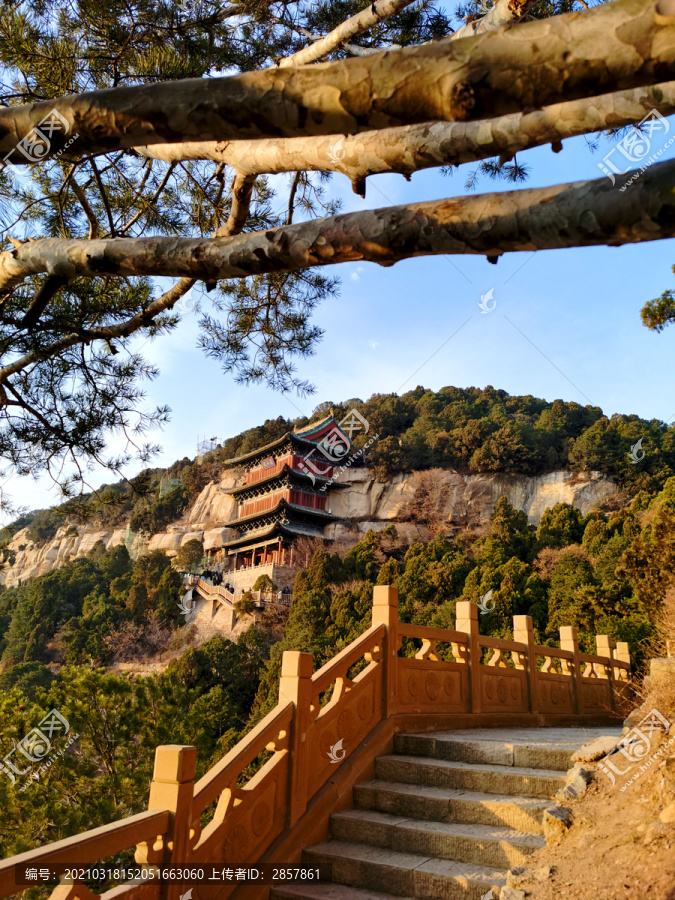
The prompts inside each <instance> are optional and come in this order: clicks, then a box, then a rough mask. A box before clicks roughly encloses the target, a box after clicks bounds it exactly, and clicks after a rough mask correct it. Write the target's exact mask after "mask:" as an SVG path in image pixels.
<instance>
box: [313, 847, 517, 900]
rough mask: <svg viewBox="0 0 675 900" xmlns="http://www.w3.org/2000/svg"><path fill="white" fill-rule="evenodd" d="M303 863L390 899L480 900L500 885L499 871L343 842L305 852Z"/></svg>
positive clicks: (502, 873) (503, 879)
mask: <svg viewBox="0 0 675 900" xmlns="http://www.w3.org/2000/svg"><path fill="white" fill-rule="evenodd" d="M303 862H305V863H306V864H307V865H320V864H322V863H323V864H330V865H332V867H333V881H334V882H339V883H340V884H345V885H353V886H355V887H358V888H361V889H363V888H366V889H373V890H377V889H378V888H381V887H382V886H384V885H386V887H387V890H388V891H389V892H390V893H392V894H394V895H395V896H396V897H414V898H420V900H441V898H442V900H481V898H482V897H483V896H484V895H485V894H486V893H488V892H489V890H490V888H497V889H498V888H500V887H502V886H503V885H505V884H506V872H505V871H498V870H497V869H489V868H485V867H482V866H472V865H468V864H467V863H460V862H453V861H451V860H447V859H431V858H430V857H428V856H426V855H421V854H417V853H400V852H397V851H396V850H383V849H381V848H379V847H371V846H369V845H367V844H355V843H351V842H343V841H327V842H325V843H323V844H317V845H316V846H314V847H310V848H309V849H307V850H305V851H304V852H303ZM497 893H498V890H497ZM353 896H358V895H357V894H356V893H355V894H354V895H353Z"/></svg>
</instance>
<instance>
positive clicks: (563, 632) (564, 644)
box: [560, 625, 581, 715]
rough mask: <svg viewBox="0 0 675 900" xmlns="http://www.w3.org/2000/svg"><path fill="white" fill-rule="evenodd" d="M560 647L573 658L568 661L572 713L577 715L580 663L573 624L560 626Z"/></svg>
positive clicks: (579, 707)
mask: <svg viewBox="0 0 675 900" xmlns="http://www.w3.org/2000/svg"><path fill="white" fill-rule="evenodd" d="M560 649H561V650H569V651H570V653H572V654H573V659H571V660H570V661H569V666H570V671H571V673H572V698H573V702H574V713H575V715H578V714H579V712H580V710H581V664H580V662H579V640H578V638H577V630H576V628H575V627H574V626H573V625H562V626H561V628H560Z"/></svg>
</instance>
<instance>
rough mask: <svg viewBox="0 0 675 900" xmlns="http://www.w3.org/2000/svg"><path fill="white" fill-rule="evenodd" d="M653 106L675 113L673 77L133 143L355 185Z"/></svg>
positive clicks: (611, 121) (514, 147) (241, 167)
mask: <svg viewBox="0 0 675 900" xmlns="http://www.w3.org/2000/svg"><path fill="white" fill-rule="evenodd" d="M653 109H655V110H657V111H658V112H659V113H661V115H663V116H669V115H672V114H673V113H675V81H668V82H664V83H663V84H656V85H654V86H653V87H648V88H636V89H635V90H632V91H619V92H617V93H615V94H603V95H602V96H600V97H593V98H590V99H588V100H572V101H570V102H568V103H558V104H556V105H554V106H547V107H545V108H544V109H540V110H535V111H533V112H530V113H512V114H511V115H508V116H500V117H499V118H496V119H485V120H482V121H478V122H425V123H424V124H422V125H404V126H402V127H401V128H385V129H383V130H382V131H364V132H363V133H362V134H359V135H349V136H347V137H344V136H342V135H329V136H327V137H312V138H270V139H268V140H261V141H254V142H251V141H222V142H216V141H205V142H203V143H188V144H164V145H159V144H155V145H154V146H153V147H137V148H136V149H137V150H138V152H139V153H141V154H143V155H144V156H148V157H151V158H153V159H161V160H165V161H168V162H174V161H176V160H186V159H210V160H213V161H214V162H219V163H226V164H227V165H228V166H232V167H233V168H234V169H236V171H237V172H239V173H242V174H251V175H260V174H263V173H265V174H278V173H280V172H295V171H300V170H302V171H322V172H325V171H333V172H342V173H343V174H344V175H346V176H347V177H348V178H349V179H351V181H352V182H353V183H354V184H358V183H359V182H362V181H363V179H364V178H366V177H367V176H369V175H376V174H380V173H383V172H398V173H400V174H402V175H411V174H412V173H413V172H417V171H420V170H422V169H429V168H434V167H436V166H449V165H453V166H459V165H461V164H462V163H466V162H476V161H478V160H481V159H489V158H490V157H492V156H502V157H504V156H512V155H513V154H515V153H519V152H521V151H522V150H527V149H529V148H531V147H539V146H541V145H542V144H549V143H550V144H554V145H558V144H559V143H560V142H561V141H563V140H565V138H570V137H575V136H577V135H580V134H592V133H593V132H598V131H604V130H606V129H608V128H621V127H623V126H624V125H632V124H635V123H637V122H640V121H641V120H642V119H643V118H644V117H645V116H646V115H647V114H648V113H649V112H650V111H651V110H653Z"/></svg>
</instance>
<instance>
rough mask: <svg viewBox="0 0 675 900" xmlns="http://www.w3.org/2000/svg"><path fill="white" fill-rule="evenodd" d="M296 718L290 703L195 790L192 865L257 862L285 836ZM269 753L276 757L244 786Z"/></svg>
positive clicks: (278, 709) (268, 718) (279, 708)
mask: <svg viewBox="0 0 675 900" xmlns="http://www.w3.org/2000/svg"><path fill="white" fill-rule="evenodd" d="M292 718H293V706H292V704H291V703H288V702H286V703H282V704H280V705H279V706H277V707H276V708H275V709H273V710H272V711H271V712H270V713H269V714H268V715H267V716H266V717H265V718H264V719H263V720H262V722H260V723H259V725H258V726H257V727H256V728H255V729H253V731H251V732H250V733H249V734H248V735H246V737H244V738H243V739H242V740H241V741H240V742H239V744H237V746H236V747H234V748H233V749H232V750H231V751H230V752H229V753H228V754H227V756H225V758H224V759H223V760H221V762H220V763H219V764H218V765H217V766H215V767H214V768H213V769H211V771H210V772H208V773H207V774H206V775H205V776H204V777H203V778H202V779H201V780H200V781H199V782H198V783H197V784H196V785H195V794H194V799H193V804H192V829H191V830H192V832H193V835H194V837H193V849H192V853H191V855H190V860H191V862H195V863H197V862H215V863H224V864H230V865H239V864H244V863H248V862H254V861H255V860H256V859H257V858H258V856H259V854H260V853H261V852H262V851H263V850H264V848H266V847H267V846H269V844H270V843H271V842H272V841H273V840H274V839H275V838H276V837H277V836H278V835H279V834H280V833H281V831H282V830H283V828H284V826H285V817H286V806H287V801H288V774H289V741H290V729H291V723H292ZM265 752H269V753H271V754H272V755H271V757H270V758H269V759H268V760H267V761H266V762H265V763H264V764H263V765H262V766H261V768H260V769H259V770H258V771H257V772H256V773H255V774H254V775H253V776H252V777H251V778H250V779H249V780H248V781H247V782H246V784H245V785H243V786H242V785H241V783H240V782H241V780H242V777H243V773H245V770H246V769H247V768H248V767H249V766H251V764H252V763H254V762H255V761H256V760H257V759H258V758H259V757H260V756H261V754H263V753H265ZM214 801H217V803H216V809H215V812H214V813H213V816H212V817H211V820H210V821H209V822H208V823H207V824H206V825H204V826H203V829H202V825H201V824H200V819H201V817H202V814H203V813H204V812H205V811H206V810H207V809H208V808H209V807H210V806H211V805H212V804H213V803H214Z"/></svg>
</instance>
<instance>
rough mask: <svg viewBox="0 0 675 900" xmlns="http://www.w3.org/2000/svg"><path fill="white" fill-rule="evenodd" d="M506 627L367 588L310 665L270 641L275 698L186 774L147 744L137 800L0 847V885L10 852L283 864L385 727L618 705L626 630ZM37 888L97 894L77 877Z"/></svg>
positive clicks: (571, 715)
mask: <svg viewBox="0 0 675 900" xmlns="http://www.w3.org/2000/svg"><path fill="white" fill-rule="evenodd" d="M513 631H514V639H513V640H502V639H498V638H491V637H487V636H485V635H481V634H480V631H479V627H478V607H477V606H476V604H474V603H469V602H459V603H457V607H456V629H455V630H449V629H442V628H429V627H426V626H419V625H410V624H403V623H400V622H399V617H398V593H397V591H396V589H394V588H391V587H385V586H378V587H376V588H375V589H374V597H373V610H372V624H371V626H370V627H369V628H368V629H367V630H366V631H365V632H364V633H363V634H362V635H361V636H360V637H358V638H357V639H356V640H354V641H352V643H351V644H349V645H348V646H347V647H346V648H345V649H344V650H342V651H341V652H340V653H338V654H337V656H335V657H334V658H333V659H331V660H330V661H329V662H327V663H326V664H325V665H324V666H322V667H321V668H320V669H319V670H318V671H316V672H314V671H313V659H312V655H311V654H309V653H302V652H298V651H286V652H285V653H284V654H283V662H282V668H281V677H280V682H279V701H278V703H277V705H276V706H275V707H274V709H272V710H271V711H270V712H269V713H268V715H267V716H265V718H264V719H263V720H262V721H261V722H259V723H258V724H257V725H256V726H255V728H253V729H252V730H251V731H250V732H249V733H248V734H246V735H245V737H243V738H242V739H241V741H239V743H238V744H237V745H236V746H235V747H233V748H232V750H230V752H229V753H228V754H227V755H226V756H225V757H224V758H223V759H222V760H221V761H220V762H219V763H217V764H216V765H215V766H214V767H213V768H212V769H211V770H210V771H209V772H207V774H206V775H204V776H203V778H201V779H200V780H199V781H198V782H197V783H196V784H195V783H194V773H195V763H196V749H195V748H194V747H182V746H161V747H158V748H157V750H156V758H155V772H154V777H153V781H152V784H151V786H150V800H149V811H148V812H147V813H142V814H141V815H139V816H134V817H133V818H131V819H125V820H124V821H122V822H114V823H112V824H110V825H106V826H103V827H102V828H98V829H96V830H94V831H90V832H85V833H84V834H80V835H76V836H74V837H71V838H68V839H67V840H65V841H59V842H58V843H55V844H49V845H47V846H45V847H41V848H38V849H37V850H32V851H29V852H28V853H24V854H22V855H21V856H15V857H12V858H10V859H7V860H5V861H3V862H0V897H5V896H7V895H9V894H14V893H16V892H17V888H16V887H15V882H14V870H15V867H16V866H18V865H20V864H22V863H23V864H26V863H30V864H31V865H34V866H38V867H40V866H46V865H48V864H50V863H54V862H58V861H61V860H66V861H68V862H78V863H94V862H98V861H100V860H103V859H106V858H108V857H110V856H112V855H113V854H116V853H119V852H120V851H122V850H124V849H127V848H129V847H133V846H135V847H136V851H135V858H136V861H137V862H138V863H146V864H148V865H155V866H158V867H173V868H175V867H183V868H184V867H185V866H194V865H198V864H202V863H204V864H212V863H213V864H216V865H218V866H220V867H222V866H223V865H227V866H230V867H233V868H234V867H239V866H246V865H249V864H255V863H261V862H270V863H278V864H283V865H287V866H289V865H297V864H298V863H299V862H300V859H301V854H302V849H303V847H304V846H307V845H308V844H311V843H316V842H317V841H321V840H324V839H326V837H327V835H328V822H329V817H330V815H331V813H332V812H334V811H335V810H337V809H343V808H345V806H348V805H349V803H350V802H351V795H352V788H353V786H354V785H355V784H358V783H359V782H361V781H364V780H367V779H369V778H372V777H373V767H374V760H375V757H376V756H379V755H382V754H383V753H390V752H391V751H392V747H393V740H394V735H395V734H396V733H397V732H401V731H405V732H413V733H414V732H424V731H433V730H438V729H453V728H454V729H462V728H471V727H484V728H489V727H499V726H501V727H528V726H529V727H536V726H540V725H602V724H608V723H615V722H617V721H621V720H622V718H623V715H622V713H621V701H622V695H624V694H626V693H627V692H628V690H629V689H630V688H629V673H630V658H629V652H628V645H627V644H626V643H619V644H618V645H617V647H616V649H614V647H613V646H612V641H611V640H610V638H609V637H607V636H606V635H598V636H597V637H596V645H597V654H587V653H582V652H580V650H579V644H578V639H577V631H576V629H575V628H573V627H566V628H561V629H560V648H555V647H545V646H538V645H536V644H535V643H534V632H533V627H532V619H531V618H530V617H529V616H514V628H513ZM66 858H67V859H66ZM187 887H189V885H188V884H186V885H184V886H183V885H172V884H153V883H144V884H123V885H120V886H119V887H117V888H115V889H114V892H109V894H108V898H109V900H112V898H113V895H114V898H115V900H119V898H129V900H179V898H180V897H181V895H182V894H184V893H185V892H186V890H187ZM269 891H270V888H269V887H265V886H263V885H247V886H244V885H240V886H237V885H236V884H232V885H224V886H222V885H221V886H218V885H213V886H211V885H210V886H208V887H201V886H195V888H194V894H193V897H194V900H221V898H222V900H224V898H229V897H235V898H237V900H239V898H242V900H244V898H245V900H258V898H260V900H263V898H268V897H269ZM195 894H196V897H195ZM104 896H105V895H104ZM51 898H52V900H97V897H96V895H94V894H92V892H91V891H89V889H88V888H87V887H86V886H84V885H75V886H73V887H72V888H66V887H65V886H60V887H58V888H56V889H55V891H54V892H53V893H52V895H51Z"/></svg>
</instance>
